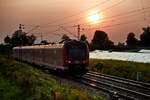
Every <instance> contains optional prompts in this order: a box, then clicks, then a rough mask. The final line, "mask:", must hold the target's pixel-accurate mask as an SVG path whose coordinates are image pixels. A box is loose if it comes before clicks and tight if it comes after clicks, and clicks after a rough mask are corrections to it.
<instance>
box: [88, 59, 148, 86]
mask: <svg viewBox="0 0 150 100" xmlns="http://www.w3.org/2000/svg"><path fill="white" fill-rule="evenodd" d="M90 70H91V71H96V72H100V73H104V74H110V75H115V76H119V77H124V78H128V79H133V80H136V76H137V72H141V73H142V81H144V82H149V83H150V64H149V63H137V62H129V61H119V60H102V59H90Z"/></svg>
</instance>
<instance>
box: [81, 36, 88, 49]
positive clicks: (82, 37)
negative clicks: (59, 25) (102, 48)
mask: <svg viewBox="0 0 150 100" xmlns="http://www.w3.org/2000/svg"><path fill="white" fill-rule="evenodd" d="M80 41H83V42H85V43H86V44H87V45H88V46H89V42H88V41H87V37H86V36H85V35H84V34H83V35H81V37H80Z"/></svg>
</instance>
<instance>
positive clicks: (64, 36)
mask: <svg viewBox="0 0 150 100" xmlns="http://www.w3.org/2000/svg"><path fill="white" fill-rule="evenodd" d="M62 40H70V38H69V36H67V35H66V34H64V35H63V36H62Z"/></svg>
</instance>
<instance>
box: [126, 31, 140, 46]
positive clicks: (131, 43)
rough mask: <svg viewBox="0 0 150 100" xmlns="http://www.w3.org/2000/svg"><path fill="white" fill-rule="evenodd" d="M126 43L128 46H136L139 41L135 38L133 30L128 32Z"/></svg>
mask: <svg viewBox="0 0 150 100" xmlns="http://www.w3.org/2000/svg"><path fill="white" fill-rule="evenodd" d="M126 43H127V46H129V47H136V46H138V43H139V41H138V40H137V39H136V38H135V34H134V33H133V32H130V33H129V34H128V36H127V40H126Z"/></svg>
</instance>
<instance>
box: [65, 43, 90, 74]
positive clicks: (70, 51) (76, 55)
mask: <svg viewBox="0 0 150 100" xmlns="http://www.w3.org/2000/svg"><path fill="white" fill-rule="evenodd" d="M64 46H65V56H64V57H65V60H64V64H65V66H67V67H68V69H69V72H70V73H71V74H75V75H84V74H85V73H86V72H87V71H88V69H89V49H88V46H87V45H86V43H84V42H81V41H76V40H73V41H69V42H66V43H65V45H64Z"/></svg>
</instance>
